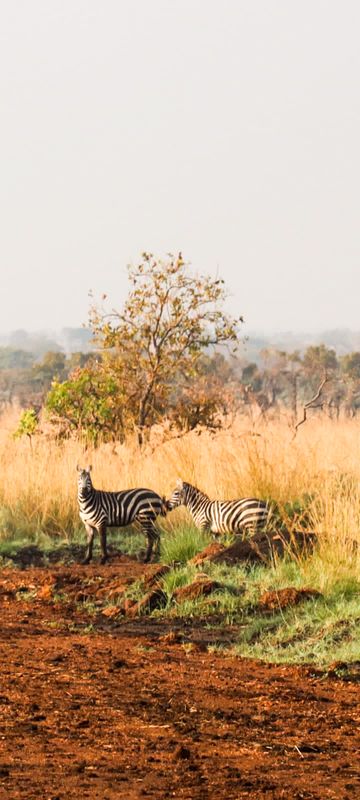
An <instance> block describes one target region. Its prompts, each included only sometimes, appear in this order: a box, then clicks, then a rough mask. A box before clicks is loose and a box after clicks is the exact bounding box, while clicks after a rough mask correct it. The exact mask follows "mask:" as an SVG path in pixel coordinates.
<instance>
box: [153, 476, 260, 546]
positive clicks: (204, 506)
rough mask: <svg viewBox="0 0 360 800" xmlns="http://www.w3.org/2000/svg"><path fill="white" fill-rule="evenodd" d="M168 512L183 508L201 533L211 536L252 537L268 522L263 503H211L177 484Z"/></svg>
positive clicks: (247, 500) (247, 499)
mask: <svg viewBox="0 0 360 800" xmlns="http://www.w3.org/2000/svg"><path fill="white" fill-rule="evenodd" d="M166 505H167V508H168V510H169V511H171V510H172V509H173V508H177V507H178V506H180V505H183V506H186V508H188V509H189V511H190V514H191V515H192V518H193V520H194V522H195V525H196V526H197V528H200V530H210V531H211V532H212V533H215V534H218V533H234V534H242V535H246V533H254V532H255V531H256V530H257V529H259V528H262V527H264V526H265V525H266V523H267V522H268V519H269V511H270V510H269V506H268V505H267V503H266V502H265V501H264V500H258V499H257V498H255V497H244V498H242V499H240V500H210V498H209V497H208V496H207V495H206V494H204V492H201V491H200V490H199V489H197V488H196V487H195V486H192V485H191V483H185V482H184V481H181V480H179V481H178V483H177V487H176V489H175V491H174V492H173V494H172V495H171V497H170V498H169V500H167V501H166Z"/></svg>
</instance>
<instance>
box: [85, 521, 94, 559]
mask: <svg viewBox="0 0 360 800" xmlns="http://www.w3.org/2000/svg"><path fill="white" fill-rule="evenodd" d="M85 528H86V533H87V548H86V551H85V558H84V560H83V562H82V563H83V564H89V563H90V561H91V559H92V553H93V544H94V534H95V531H96V528H93V527H92V526H91V525H88V524H87V523H85Z"/></svg>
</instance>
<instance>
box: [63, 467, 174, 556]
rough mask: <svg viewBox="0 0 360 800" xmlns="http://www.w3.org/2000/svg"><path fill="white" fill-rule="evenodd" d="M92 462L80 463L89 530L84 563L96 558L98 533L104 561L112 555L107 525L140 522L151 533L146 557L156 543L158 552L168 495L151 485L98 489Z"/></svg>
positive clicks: (84, 515) (84, 513) (80, 500)
mask: <svg viewBox="0 0 360 800" xmlns="http://www.w3.org/2000/svg"><path fill="white" fill-rule="evenodd" d="M91 469H92V467H91V465H89V466H87V467H86V469H82V468H81V467H79V466H77V471H78V503H79V514H80V519H81V520H82V521H83V523H84V525H85V528H86V533H87V548H86V554H85V558H84V561H83V563H84V564H88V563H89V562H90V561H91V559H92V551H93V542H94V534H95V533H96V531H97V532H98V534H99V537H100V546H101V554H102V555H101V562H100V563H101V564H105V562H106V561H107V559H108V552H107V547H106V528H107V527H109V528H110V527H118V528H122V527H123V526H125V525H130V524H131V523H132V522H138V523H139V525H140V528H141V530H142V531H143V533H144V534H145V535H146V536H147V541H148V546H147V550H146V554H145V558H144V561H145V562H147V561H149V560H150V558H151V555H152V551H153V546H154V543H155V545H156V546H155V551H156V552H157V553H158V551H159V547H160V534H159V532H158V531H157V529H156V527H155V524H154V523H155V519H156V517H157V516H158V515H159V514H161V515H162V516H166V513H167V506H166V503H165V499H164V498H161V497H160V495H158V494H156V492H153V491H152V490H151V489H128V490H126V491H122V492H103V491H99V490H98V489H94V486H93V484H92V480H91V475H90V472H91Z"/></svg>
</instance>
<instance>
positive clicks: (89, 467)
mask: <svg viewBox="0 0 360 800" xmlns="http://www.w3.org/2000/svg"><path fill="white" fill-rule="evenodd" d="M91 470H92V465H91V464H88V466H87V467H86V472H91Z"/></svg>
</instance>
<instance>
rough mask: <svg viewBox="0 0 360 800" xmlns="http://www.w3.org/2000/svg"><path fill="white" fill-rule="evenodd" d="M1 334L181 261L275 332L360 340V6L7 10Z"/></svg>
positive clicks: (56, 320)
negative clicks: (154, 265)
mask: <svg viewBox="0 0 360 800" xmlns="http://www.w3.org/2000/svg"><path fill="white" fill-rule="evenodd" d="M0 11H1V19H0V98H1V103H0V147H1V149H0V152H1V161H2V165H1V177H0V226H1V235H0V330H1V331H6V330H10V329H11V330H13V329H15V328H19V327H23V328H27V329H30V330H31V329H39V328H44V327H48V328H52V329H57V328H61V327H63V326H66V325H75V326H77V325H80V324H81V323H82V322H84V321H86V319H87V310H88V306H89V299H88V290H89V289H90V288H91V289H93V290H94V291H95V292H96V293H99V294H100V293H101V292H107V293H108V294H109V295H110V297H111V299H112V301H113V305H115V306H120V304H121V301H122V300H123V299H124V297H125V295H126V292H127V285H126V279H125V275H126V273H125V269H124V268H125V265H126V264H127V263H129V262H130V261H137V259H138V257H139V254H140V253H141V251H143V250H145V249H147V250H150V251H151V252H153V253H157V254H159V255H163V254H164V253H166V252H167V251H171V252H177V251H178V250H181V251H182V253H183V255H184V257H185V258H186V259H187V260H189V261H191V262H192V264H193V266H194V268H195V269H196V270H198V271H199V272H207V273H210V274H215V273H216V272H218V273H219V274H220V276H222V277H224V278H225V280H226V283H227V285H228V288H229V290H230V291H231V293H232V298H231V299H230V300H229V303H228V308H229V310H230V311H232V312H234V313H239V314H240V313H241V314H243V315H244V316H245V319H246V322H247V327H250V328H251V329H255V328H256V329H258V330H263V331H271V330H275V329H276V330H279V329H288V330H294V331H296V330H313V331H316V330H319V329H323V328H335V327H342V326H346V327H352V328H355V329H359V328H360V320H359V311H358V306H359V301H358V295H359V289H360V269H359V267H360V238H359V233H360V91H359V87H360V83H359V78H360V47H359V23H360V4H359V3H358V2H357V0H342V1H341V2H340V0H338V2H334V0H302V1H301V2H299V0H2V2H1V8H0Z"/></svg>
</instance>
